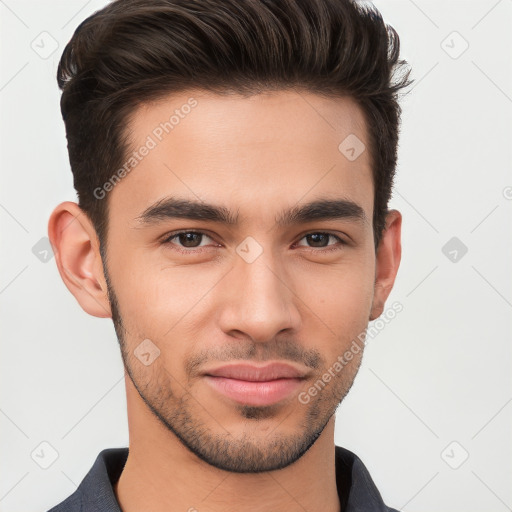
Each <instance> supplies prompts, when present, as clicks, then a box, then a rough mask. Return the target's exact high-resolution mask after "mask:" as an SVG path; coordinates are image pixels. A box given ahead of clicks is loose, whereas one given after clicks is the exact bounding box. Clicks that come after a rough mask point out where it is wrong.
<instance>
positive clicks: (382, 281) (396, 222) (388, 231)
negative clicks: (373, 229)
mask: <svg viewBox="0 0 512 512" xmlns="http://www.w3.org/2000/svg"><path fill="white" fill-rule="evenodd" d="M401 231H402V214H401V213H400V212H399V211H398V210H390V211H389V212H388V214H387V216H386V228H385V230H384V233H383V235H382V238H381V240H380V243H379V246H378V248H377V256H376V264H375V286H374V291H373V302H372V308H371V313H370V320H375V319H376V318H378V317H379V316H380V315H381V314H382V312H383V311H384V305H385V304H386V300H387V298H388V296H389V294H390V293H391V290H392V288H393V284H394V283H395V277H396V274H397V272H398V267H399V265H400V258H401V256H402V245H401V241H400V237H401Z"/></svg>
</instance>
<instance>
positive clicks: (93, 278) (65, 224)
mask: <svg viewBox="0 0 512 512" xmlns="http://www.w3.org/2000/svg"><path fill="white" fill-rule="evenodd" d="M48 237H49V239H50V243H51V245H52V248H53V252H54V255H55V261H56V263H57V268H58V269H59V273H60V276H61V278H62V280H63V281H64V284H65V285H66V286H67V288H68V290H69V291H70V292H71V293H72V294H73V295H74V296H75V298H76V300H77V301H78V303H79V304H80V306H82V308H83V310H84V311H85V312H87V313H89V314H90V315H93V316H97V317H100V318H111V316H112V313H111V310H110V302H109V301H108V292H107V283H106V281H105V276H104V274H103V265H102V262H101V256H100V250H99V240H98V237H97V235H96V230H95V229H94V226H93V224H92V222H91V221H90V219H89V217H88V216H87V214H86V213H85V212H84V211H83V210H82V209H81V208H80V207H79V206H78V205H77V204H76V203H73V202H71V201H66V202H64V203H61V204H59V206H57V207H56V208H55V209H54V210H53V212H52V214H51V216H50V220H49V222H48Z"/></svg>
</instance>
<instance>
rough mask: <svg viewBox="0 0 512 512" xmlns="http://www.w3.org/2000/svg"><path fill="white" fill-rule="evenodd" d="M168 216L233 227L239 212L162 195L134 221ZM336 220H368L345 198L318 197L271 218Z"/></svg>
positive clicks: (152, 221) (279, 222) (156, 220)
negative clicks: (162, 197)
mask: <svg viewBox="0 0 512 512" xmlns="http://www.w3.org/2000/svg"><path fill="white" fill-rule="evenodd" d="M169 219H188V220H204V221H210V222H218V223H221V224H226V225H230V226H234V225H237V224H238V222H239V215H238V211H237V212H236V213H233V212H231V211H230V210H229V209H228V208H226V207H224V206H219V205H214V204H208V203H204V202H199V201H195V200H190V199H181V198H176V197H166V198H164V199H161V200H159V201H157V202H156V203H154V204H153V205H151V206H149V207H148V208H146V209H145V210H144V211H143V212H142V213H141V214H140V215H139V216H138V217H136V219H135V220H137V221H139V222H140V223H141V224H143V225H150V224H158V223H159V222H162V221H165V220H169ZM338 219H340V220H342V219H343V220H349V221H355V222H358V223H361V224H365V223H367V222H368V218H367V216H366V214H365V211H364V209H363V208H362V207H361V206H360V205H358V204H357V203H355V202H353V201H351V200H348V199H319V200H315V201H312V202H310V203H306V204H303V205H300V206H294V207H292V208H290V209H288V210H284V211H283V212H281V213H280V214H279V215H278V216H277V217H276V219H275V221H276V224H277V225H278V226H288V225H294V224H302V223H306V222H313V221H320V220H338Z"/></svg>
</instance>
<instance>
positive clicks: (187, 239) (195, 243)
mask: <svg viewBox="0 0 512 512" xmlns="http://www.w3.org/2000/svg"><path fill="white" fill-rule="evenodd" d="M204 237H206V238H209V239H210V240H212V238H211V237H209V236H208V235H207V234H206V233H203V232H202V231H179V232H177V233H171V234H170V235H169V236H168V237H166V238H165V239H164V240H163V242H162V243H164V244H170V245H174V246H176V247H175V248H176V250H178V251H179V252H183V253H187V252H189V253H190V252H192V253H193V252H200V251H194V250H193V249H197V248H201V247H206V246H205V245H201V242H202V241H203V238H204ZM174 240H176V243H175V242H173V241H174ZM178 244H181V245H178ZM180 247H183V248H185V249H184V250H183V249H181V248H180ZM187 249H191V250H187Z"/></svg>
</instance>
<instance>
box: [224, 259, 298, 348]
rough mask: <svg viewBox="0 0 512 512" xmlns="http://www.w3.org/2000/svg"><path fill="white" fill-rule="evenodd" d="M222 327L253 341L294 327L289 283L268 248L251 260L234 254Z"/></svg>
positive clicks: (293, 303)
mask: <svg viewBox="0 0 512 512" xmlns="http://www.w3.org/2000/svg"><path fill="white" fill-rule="evenodd" d="M228 281H229V282H226V283H225V286H226V287H227V288H228V291H227V294H226V296H225V297H226V300H225V302H224V304H223V311H222V313H221V327H222V329H223V330H224V331H225V332H226V333H229V332H230V331H234V330H236V331H241V332H243V333H244V334H246V335H248V336H250V337H251V338H252V339H253V340H254V341H268V340H272V339H273V338H274V337H275V336H276V335H277V334H278V333H279V332H280V331H282V330H283V329H290V328H297V326H298V323H299V312H298V311H297V309H296V306H295V301H294V300H293V297H294V295H293V291H292V289H291V283H288V282H287V281H288V279H287V277H286V275H285V272H284V270H283V267H282V265H281V264H280V262H278V261H276V259H275V258H274V257H273V255H272V253H271V251H263V252H262V253H261V254H260V255H259V256H258V257H257V258H256V259H255V260H254V261H252V262H250V260H246V259H244V257H243V256H241V257H239V256H237V257H236V258H235V261H234V263H233V269H232V271H231V272H230V278H229V280H228Z"/></svg>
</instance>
